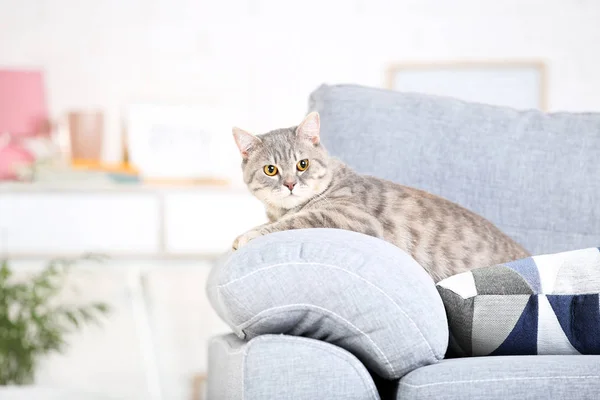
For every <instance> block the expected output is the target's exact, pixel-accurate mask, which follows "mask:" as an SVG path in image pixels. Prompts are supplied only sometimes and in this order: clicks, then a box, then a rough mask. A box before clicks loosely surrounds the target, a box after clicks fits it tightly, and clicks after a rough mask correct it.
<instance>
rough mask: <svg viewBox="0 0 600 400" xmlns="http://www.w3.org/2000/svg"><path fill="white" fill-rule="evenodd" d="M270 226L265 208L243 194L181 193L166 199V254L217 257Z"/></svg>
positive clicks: (170, 194)
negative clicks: (243, 237)
mask: <svg viewBox="0 0 600 400" xmlns="http://www.w3.org/2000/svg"><path fill="white" fill-rule="evenodd" d="M265 222H267V218H266V215H265V211H264V207H263V205H262V204H261V203H260V202H259V201H258V200H257V199H255V198H254V197H252V196H250V195H246V194H241V193H228V192H213V193H195V192H181V193H169V194H166V195H165V240H166V242H165V250H166V252H167V253H169V254H198V253H207V254H216V253H222V252H225V251H227V250H230V249H231V244H232V243H233V240H234V239H235V238H236V237H237V236H238V235H241V234H242V233H244V232H246V231H247V230H249V229H252V228H253V227H255V226H257V225H260V224H263V223H265Z"/></svg>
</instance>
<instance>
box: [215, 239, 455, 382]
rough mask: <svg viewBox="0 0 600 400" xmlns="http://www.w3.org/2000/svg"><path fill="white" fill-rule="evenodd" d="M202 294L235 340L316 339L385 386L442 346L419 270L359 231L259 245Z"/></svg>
mask: <svg viewBox="0 0 600 400" xmlns="http://www.w3.org/2000/svg"><path fill="white" fill-rule="evenodd" d="M207 292H208V296H209V299H210V301H211V303H212V305H213V307H214V308H215V310H216V311H217V312H218V314H219V315H220V316H221V317H222V318H223V319H224V320H225V321H226V322H227V323H228V324H229V326H230V327H231V328H232V329H233V331H234V332H235V333H236V334H237V335H238V336H239V337H240V338H244V339H252V338H254V337H256V336H258V335H263V334H276V333H282V334H288V335H294V336H305V337H309V338H313V339H318V340H323V341H326V342H329V343H332V344H334V345H337V346H339V347H341V348H343V349H346V350H348V351H349V352H351V353H352V354H354V355H355V356H356V357H357V358H358V359H359V360H360V361H361V362H363V363H364V364H365V365H366V366H367V367H368V368H370V369H371V370H373V371H374V372H375V373H377V374H378V375H380V376H382V377H383V378H386V379H398V378H400V377H402V376H404V375H405V374H406V373H408V372H410V371H412V370H414V369H416V368H418V367H421V366H424V365H428V364H432V363H435V362H437V361H438V360H440V359H442V358H443V357H444V354H445V351H446V347H447V345H448V324H447V320H446V314H445V310H444V306H443V303H442V301H441V299H440V297H439V295H438V293H437V290H436V288H435V285H434V283H433V280H432V279H431V278H430V277H429V275H427V273H426V272H425V270H424V269H423V268H421V267H420V266H419V265H418V264H417V263H416V261H414V260H413V259H412V258H411V257H410V256H409V255H407V254H406V253H405V252H403V251H402V250H400V249H399V248H397V247H396V246H394V245H392V244H390V243H387V242H385V241H382V240H379V239H376V238H373V237H370V236H366V235H362V234H359V233H356V232H350V231H345V230H338V229H304V230H293V231H286V232H278V233H274V234H270V235H267V236H263V237H260V238H257V239H255V240H253V241H252V242H250V243H249V244H248V245H247V246H245V247H243V248H242V249H240V250H238V251H236V252H234V253H233V254H232V255H231V256H230V257H229V258H228V260H227V261H226V262H225V263H224V264H223V265H220V266H217V267H215V268H214V269H213V270H212V271H211V275H210V277H209V280H208V285H207Z"/></svg>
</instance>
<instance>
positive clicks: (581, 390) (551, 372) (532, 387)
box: [397, 356, 600, 400]
mask: <svg viewBox="0 0 600 400" xmlns="http://www.w3.org/2000/svg"><path fill="white" fill-rule="evenodd" d="M598 398H600V356H505V357H472V358H459V359H449V360H444V361H442V362H440V363H438V364H435V365H430V366H427V367H423V368H419V369H417V370H415V371H413V372H411V373H410V374H408V375H406V376H405V377H404V378H402V380H401V381H400V385H399V389H398V394H397V399H398V400H411V399H463V400H478V399H481V400H484V399H485V400H496V399H497V400H506V399H519V400H534V399H535V400H541V399H544V400H553V399H556V400H562V399H569V400H584V399H585V400H594V399H598Z"/></svg>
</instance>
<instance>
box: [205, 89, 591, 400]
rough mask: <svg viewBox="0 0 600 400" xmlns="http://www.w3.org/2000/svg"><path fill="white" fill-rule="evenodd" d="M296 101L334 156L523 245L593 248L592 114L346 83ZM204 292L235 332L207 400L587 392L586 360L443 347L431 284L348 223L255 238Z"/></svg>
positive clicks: (443, 329) (225, 344)
mask: <svg viewBox="0 0 600 400" xmlns="http://www.w3.org/2000/svg"><path fill="white" fill-rule="evenodd" d="M310 109H311V110H316V111H319V113H320V114H321V123H322V133H321V135H322V141H323V143H324V144H325V146H326V147H327V148H328V150H329V151H330V153H332V154H333V155H335V156H338V157H340V158H342V159H343V160H344V161H346V162H347V163H348V164H350V165H351V166H353V167H354V168H355V169H357V170H358V171H360V172H364V173H369V174H374V175H378V176H381V177H384V178H387V179H390V180H393V181H396V182H399V183H402V184H405V185H409V186H415V187H418V188H422V189H425V190H428V191H430V192H433V193H435V194H439V195H441V196H443V197H446V198H448V199H450V200H453V201H455V202H458V203H460V204H462V205H464V206H466V207H468V208H470V209H472V210H474V211H476V212H478V213H480V214H482V215H484V216H486V217H487V218H489V219H490V220H492V221H493V222H494V223H496V224H497V225H498V226H499V227H500V228H501V229H502V230H504V231H505V232H507V233H508V234H509V235H511V236H512V237H514V238H515V239H516V240H518V241H519V242H521V243H522V244H523V245H525V247H526V248H528V249H529V250H530V251H531V252H532V253H533V254H540V253H551V252H552V253H553V252H559V251H564V250H570V249H577V248H585V247H591V246H598V244H600V207H599V206H598V204H600V180H599V179H598V172H599V171H600V162H599V161H598V159H599V156H598V155H599V154H600V114H592V113H589V114H567V113H556V114H543V113H540V112H537V111H516V110H511V109H507V108H501V107H493V106H487V105H480V104H469V103H465V102H462V101H458V100H454V99H447V98H438V97H434V96H425V95H418V94H402V93H396V92H390V91H385V90H379V89H370V88H363V87H358V86H346V85H341V86H322V87H320V88H319V89H317V90H316V91H315V92H314V93H313V94H312V96H311V101H310ZM207 292H208V296H209V298H210V300H211V303H212V304H213V306H214V308H215V310H216V311H217V312H218V313H219V315H220V316H221V317H222V318H223V319H224V320H225V321H226V322H227V323H228V324H229V325H230V326H231V328H232V330H233V333H232V334H230V335H226V336H220V337H217V338H214V339H213V340H212V342H211V344H210V350H209V377H208V399H209V400H241V399H244V400H263V399H264V400H266V399H299V400H304V399H356V400H359V399H360V400H362V399H400V400H403V399H421V398H423V399H426V398H436V399H513V398H514V399H600V356H591V355H590V356H564V355H555V356H553V355H546V356H497V357H473V358H454V359H452V358H445V356H446V350H447V346H448V335H449V333H448V324H447V319H446V314H445V310H444V306H443V304H442V301H441V299H440V297H439V295H438V292H437V290H436V288H435V285H434V282H433V281H432V280H431V279H430V278H429V276H428V275H427V274H425V273H424V271H423V269H422V268H420V266H419V265H417V264H416V262H415V261H414V260H412V258H411V257H409V256H408V255H407V254H405V253H404V252H402V251H401V250H400V249H398V248H396V247H395V246H393V245H391V244H389V243H386V242H383V241H381V240H378V239H375V238H372V237H368V236H365V235H360V234H357V233H354V232H347V231H341V230H331V229H310V230H298V231H288V232H280V233H276V234H272V235H268V236H264V237H261V238H258V239H256V240H254V241H252V242H251V243H250V244H249V245H247V246H246V247H244V248H242V249H241V250H239V251H237V252H235V253H233V254H232V255H231V256H229V257H228V259H227V260H226V261H225V262H224V263H223V264H222V265H219V266H218V267H215V268H214V269H213V271H212V272H211V277H210V279H209V282H208V286H207Z"/></svg>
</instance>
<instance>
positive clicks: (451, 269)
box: [233, 113, 529, 281]
mask: <svg viewBox="0 0 600 400" xmlns="http://www.w3.org/2000/svg"><path fill="white" fill-rule="evenodd" d="M319 135H320V123H319V115H318V114H317V113H311V114H309V115H308V116H307V117H306V118H305V120H304V121H303V122H302V123H301V124H300V125H299V126H298V127H294V128H288V129H279V130H275V131H271V132H269V133H266V134H264V135H259V136H253V135H251V134H249V133H248V132H245V131H243V130H241V129H238V128H234V137H235V139H236V143H237V144H238V147H239V149H240V152H241V154H242V157H243V163H242V169H243V173H244V180H245V182H246V184H247V185H248V188H249V189H250V191H251V192H252V193H253V194H254V195H255V196H256V197H258V198H259V199H260V200H261V201H262V202H263V203H264V204H265V206H266V209H267V215H268V217H269V221H270V222H269V223H267V224H264V225H262V226H259V227H256V228H255V229H253V230H251V231H249V232H246V233H245V234H243V235H241V236H239V237H238V238H237V239H236V241H235V242H234V244H233V247H234V249H237V248H239V247H241V246H243V245H244V244H246V243H248V241H250V240H252V239H254V238H256V237H258V236H261V235H265V234H268V233H272V232H277V231H283V230H289V229H300V228H341V229H347V230H351V231H356V232H361V233H364V234H367V235H371V236H375V237H378V238H381V239H384V240H387V241H388V242H390V243H393V244H394V245H396V246H398V247H400V248H401V249H403V250H404V251H406V252H408V253H409V254H411V255H412V257H413V258H414V259H415V260H416V261H417V262H418V263H419V264H420V265H422V266H423V268H425V270H427V272H428V273H429V274H430V275H431V276H432V278H433V279H434V280H435V281H439V280H441V279H443V278H445V277H448V276H451V275H454V274H456V273H459V272H463V271H466V270H469V269H472V268H475V267H483V266H489V265H493V264H499V263H503V262H507V261H511V260H515V259H519V258H524V257H528V256H529V254H528V252H527V251H526V250H525V249H523V248H522V247H521V246H520V245H519V244H517V243H516V242H514V241H513V240H512V239H511V238H510V237H508V236H507V235H505V234H504V233H502V232H501V231H500V230H499V229H498V228H497V227H496V226H494V225H493V224H492V223H491V222H489V221H488V220H486V219H484V218H482V217H481V216H479V215H476V214H475V213H473V212H471V211H469V210H467V209H465V208H463V207H461V206H459V205H457V204H455V203H452V202H450V201H448V200H445V199H443V198H441V197H438V196H434V195H432V194H430V193H427V192H424V191H422V190H418V189H413V188H410V187H406V186H401V185H398V184H395V183H393V182H389V181H386V180H383V179H379V178H375V177H372V176H364V175H360V174H357V173H356V172H354V171H353V170H352V169H350V168H349V167H348V166H346V165H345V164H344V163H342V162H341V161H339V160H337V159H334V158H332V157H330V156H329V155H328V154H327V152H326V150H325V149H324V148H323V146H322V145H321V144H320V139H319ZM301 160H308V168H307V169H306V170H304V171H301V170H300V168H301V167H299V164H298V163H299V162H300V161H301ZM269 165H272V166H274V167H276V170H277V173H276V174H275V175H274V176H268V174H267V172H269V171H271V170H268V171H265V166H269ZM303 165H304V164H303Z"/></svg>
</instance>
